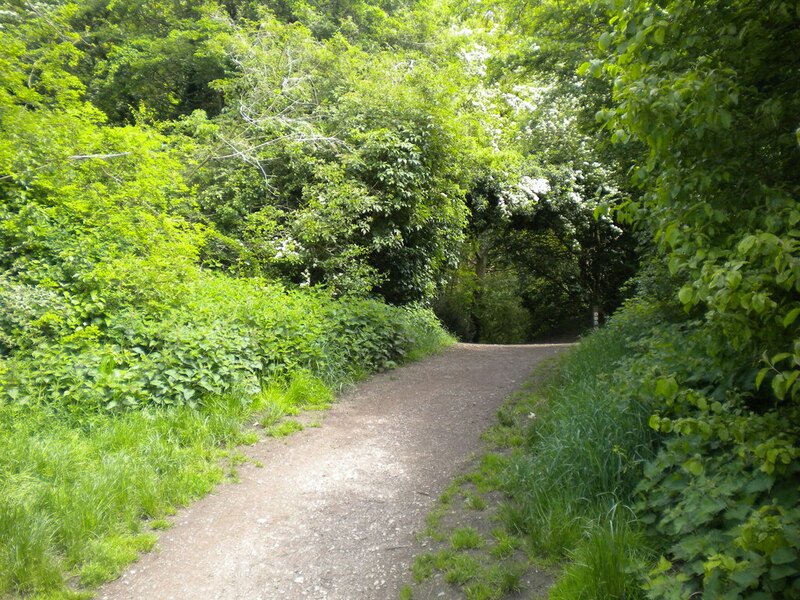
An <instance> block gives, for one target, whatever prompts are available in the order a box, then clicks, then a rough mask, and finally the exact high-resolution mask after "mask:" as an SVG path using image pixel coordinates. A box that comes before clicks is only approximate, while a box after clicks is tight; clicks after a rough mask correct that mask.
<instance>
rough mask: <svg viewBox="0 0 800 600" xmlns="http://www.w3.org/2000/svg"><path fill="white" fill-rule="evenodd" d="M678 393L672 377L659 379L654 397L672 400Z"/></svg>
mask: <svg viewBox="0 0 800 600" xmlns="http://www.w3.org/2000/svg"><path fill="white" fill-rule="evenodd" d="M677 393H678V382H677V381H675V378H674V377H667V378H661V379H659V380H658V381H657V382H656V396H661V397H662V398H674V397H675V395H676V394H677Z"/></svg>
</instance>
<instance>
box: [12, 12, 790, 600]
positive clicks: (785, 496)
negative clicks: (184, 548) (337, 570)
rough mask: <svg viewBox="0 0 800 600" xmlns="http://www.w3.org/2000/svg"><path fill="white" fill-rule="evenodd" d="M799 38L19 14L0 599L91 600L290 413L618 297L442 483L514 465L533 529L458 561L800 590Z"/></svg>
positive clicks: (654, 582) (776, 25)
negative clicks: (490, 449)
mask: <svg viewBox="0 0 800 600" xmlns="http://www.w3.org/2000/svg"><path fill="white" fill-rule="evenodd" d="M565 24H566V25H568V26H565ZM799 32H800V14H799V13H798V11H797V7H796V3H795V2H793V1H790V0H768V1H766V2H761V3H755V2H752V1H751V0H736V1H733V2H722V1H721V0H711V1H707V2H698V1H689V2H686V1H678V0H664V1H661V2H652V1H650V0H609V1H608V2H604V3H596V2H589V1H588V0H568V1H555V0H543V1H540V2H522V1H515V0H502V1H500V2H496V3H488V2H483V1H482V0H466V1H461V0H459V1H452V2H451V1H443V2H427V1H414V0H401V1H397V2H384V1H380V2H379V1H367V0H347V1H344V2H335V3H330V2H326V1H323V0H311V1H308V2H293V1H292V2H281V3H264V2H257V1H253V0H226V1H224V2H221V1H217V0H206V1H204V2H196V3H186V2H174V1H173V2H170V1H167V0H154V1H152V2H147V3H144V4H143V3H141V2H135V1H131V0H114V1H110V0H91V1H89V2H82V3H74V2H70V1H68V0H46V1H43V2H27V1H23V0H14V1H12V2H9V3H6V4H5V5H4V7H3V9H2V10H0V132H2V136H1V137H0V444H2V447H3V448H4V449H5V451H4V453H3V454H2V456H0V595H3V596H9V597H17V596H26V597H27V596H38V597H41V598H59V597H62V598H70V597H82V596H85V595H86V593H87V592H86V590H87V589H89V588H91V586H93V585H95V584H97V583H98V582H100V581H103V580H104V579H107V578H108V577H112V576H113V575H114V574H115V573H117V572H119V569H120V568H121V567H122V565H124V564H125V562H127V561H129V560H131V558H132V557H134V556H135V555H136V553H137V552H140V551H142V550H143V549H145V548H147V547H149V546H151V545H152V543H153V537H152V532H151V531H150V529H149V528H148V527H149V526H148V525H147V524H146V523H148V522H150V523H151V524H153V526H155V527H163V526H164V523H165V521H164V519H165V518H166V517H168V516H169V514H170V512H171V511H172V510H174V508H175V507H176V506H178V505H181V504H184V503H186V502H188V501H190V500H191V499H192V498H196V497H198V496H199V495H200V494H202V493H204V492H206V491H207V490H209V489H210V488H211V486H212V485H214V483H215V482H217V481H219V480H220V479H221V478H223V477H225V476H226V474H230V473H231V471H232V469H233V468H234V467H235V464H236V463H237V461H238V460H240V459H239V458H237V455H236V454H235V453H234V454H233V455H229V456H228V458H227V461H228V464H227V465H226V464H225V460H221V459H224V455H225V453H226V452H230V451H231V449H232V448H233V447H234V446H235V445H236V444H242V443H250V442H253V441H254V440H255V439H257V437H258V435H257V434H256V433H255V432H253V431H250V432H248V431H247V430H246V429H245V428H243V424H244V423H250V424H252V423H254V422H258V423H259V424H260V425H261V426H262V427H263V428H264V430H266V431H269V432H271V433H272V434H274V435H283V434H286V433H289V432H290V431H291V430H292V429H295V428H297V427H298V424H299V421H293V420H291V419H289V420H285V418H286V417H287V416H289V417H291V416H295V415H297V414H298V413H300V412H302V411H309V410H322V409H324V408H326V407H327V406H329V405H330V403H331V402H332V400H333V397H334V392H335V391H336V390H337V389H339V387H340V386H341V385H343V384H344V383H345V382H348V381H353V380H357V379H359V378H361V377H364V376H366V375H367V374H369V373H371V372H374V371H376V370H382V369H388V368H392V367H393V366H395V365H397V364H399V363H400V362H402V361H406V360H411V359H414V358H418V357H420V356H424V355H425V354H426V353H430V352H433V351H435V350H436V348H437V347H439V346H441V345H442V344H443V343H446V342H447V340H448V339H449V338H448V336H447V335H446V334H445V333H444V332H443V330H442V328H441V327H440V325H439V321H438V320H437V317H438V318H439V319H441V321H442V322H443V323H444V324H445V325H446V327H447V328H448V329H449V330H450V331H451V332H452V333H453V334H456V335H457V336H458V337H460V338H461V339H463V340H468V341H483V342H522V341H528V340H531V339H534V338H536V337H538V336H543V335H548V334H564V333H570V332H581V331H585V330H586V328H587V327H588V326H589V325H590V324H591V322H592V320H593V319H594V320H597V321H602V320H605V318H606V317H607V316H608V315H611V314H612V313H614V312H615V311H616V314H615V315H614V316H613V317H612V318H610V320H609V324H608V326H607V328H606V329H605V330H603V331H600V332H598V333H596V334H594V335H592V336H590V337H589V338H587V339H586V340H585V341H584V342H583V343H582V344H581V346H580V348H579V349H578V350H576V351H575V352H574V353H573V355H572V356H571V357H570V358H569V359H568V360H567V361H566V362H565V363H564V364H563V366H562V368H561V372H560V374H559V375H558V378H557V379H554V380H553V382H551V384H550V385H549V386H548V387H547V388H546V390H545V391H544V392H542V394H541V397H538V396H537V397H536V398H531V399H530V400H520V401H519V402H518V403H517V405H515V406H514V407H512V406H509V407H507V408H506V409H504V411H502V412H501V414H500V415H499V419H500V422H501V427H499V428H497V429H496V430H495V431H493V432H492V433H491V435H490V437H491V439H492V440H493V441H494V442H495V443H497V444H499V445H501V446H506V447H508V448H510V449H511V450H510V455H508V456H507V455H505V454H503V453H501V452H498V453H495V454H489V455H487V456H486V458H485V459H484V464H483V465H482V467H481V468H480V469H479V470H478V471H477V472H476V473H473V474H472V475H470V479H468V480H464V481H459V482H458V483H457V484H456V485H454V486H453V487H452V488H451V489H449V490H448V491H447V493H446V494H445V497H444V500H447V501H448V502H451V503H457V502H461V503H465V504H466V505H467V506H469V507H471V509H472V511H473V513H475V514H478V513H480V514H483V513H490V512H492V511H491V509H490V506H491V503H489V502H488V501H487V500H486V499H485V497H482V494H484V493H485V492H486V491H487V490H490V489H495V488H498V487H502V489H503V490H505V492H506V493H507V494H508V495H509V502H508V503H507V504H506V505H505V507H504V508H503V509H502V510H501V514H502V518H503V521H504V523H505V526H506V527H507V530H506V531H505V533H503V534H502V535H497V536H495V538H496V539H497V540H498V541H497V544H496V545H495V546H491V544H490V543H489V541H488V540H489V538H488V536H487V535H486V532H483V533H482V535H481V537H482V539H483V540H484V542H485V543H486V545H487V546H485V547H482V548H480V549H478V548H472V547H465V546H463V544H466V545H467V546H469V545H470V543H471V542H470V541H469V540H467V539H465V540H460V539H459V540H455V538H454V547H455V546H460V547H461V549H460V551H459V552H457V551H456V550H454V549H453V548H449V549H448V552H450V553H453V554H452V555H451V554H447V555H446V556H444V555H443V556H442V557H439V558H438V559H437V560H439V561H444V562H446V563H447V564H444V562H442V564H439V563H436V564H434V563H431V564H432V565H433V567H432V568H435V569H437V570H439V571H442V572H443V573H447V576H448V578H449V579H450V580H452V581H454V582H458V584H459V585H463V586H464V593H465V594H466V595H467V596H468V597H471V598H489V597H499V596H497V594H501V593H504V592H503V590H509V591H510V590H513V589H514V588H515V586H516V584H515V583H514V580H515V577H514V575H513V574H514V572H515V571H514V568H512V567H510V566H508V565H506V567H507V569H506V571H505V574H502V573H500V572H495V571H492V569H491V567H489V566H487V565H488V564H489V563H484V562H483V559H480V560H479V559H477V558H475V557H474V556H472V555H465V556H468V558H469V560H468V559H467V558H457V557H458V556H464V555H463V552H478V551H485V552H487V553H490V554H491V553H494V555H495V558H496V559H498V558H502V559H503V560H511V559H512V557H514V556H517V557H519V554H520V552H523V551H524V552H535V553H537V554H538V555H540V556H546V557H549V559H550V560H566V561H567V562H568V563H569V564H571V566H569V567H567V568H566V570H565V572H564V576H563V578H562V580H561V581H560V582H559V583H558V585H557V586H556V587H555V588H554V591H553V597H563V598H574V597H580V595H581V594H583V595H584V596H586V597H592V598H603V597H608V598H611V597H620V596H624V597H636V596H637V595H638V596H641V597H648V598H653V599H671V598H688V597H692V596H703V597H724V598H732V599H733V598H737V599H738V598H741V599H742V600H760V599H763V598H789V599H791V598H800V588H799V587H798V586H800V583H798V582H800V568H798V567H797V564H798V558H799V557H800V537H798V529H800V490H798V488H797V483H796V481H797V477H798V472H799V470H800V466H798V465H800V461H799V460H798V459H799V458H800V449H798V441H797V440H798V436H799V435H800V408H798V407H799V406H800V401H799V399H800V342H799V341H798V340H800V334H799V331H800V300H798V298H799V297H800V295H798V292H800V259H798V247H800V243H799V242H798V238H800V233H798V225H799V224H800V210H798V203H797V199H798V197H799V196H800V152H798V142H799V141H800V138H798V122H797V115H798V114H800V91H798V86H797V85H796V82H797V73H798V68H800V64H799V63H798V57H797V53H792V52H789V51H787V48H794V47H797V46H798V42H800V39H798V36H800V33H799ZM633 275H635V276H634V277H633V279H632V280H630V281H629V278H630V277H631V276H633ZM626 281H629V282H628V283H625V282H626ZM620 306H622V308H621V309H620V308H619V307H620ZM434 313H435V315H436V316H434ZM459 486H467V487H462V488H460V487H459ZM76 499H80V501H76ZM443 519H444V513H443V512H441V511H440V512H437V513H435V514H434V515H433V516H432V518H431V523H432V526H433V527H438V526H439V525H441V524H442V521H443ZM439 535H440V536H443V537H442V538H441V541H443V542H448V541H449V540H450V533H448V534H446V535H445V534H444V533H443V532H439ZM460 536H462V537H467V536H466V534H464V533H463V532H462V533H461V534H460ZM460 552H461V553H460ZM475 560H478V561H479V565H478V566H476V565H475V564H474V562H473V561H475ZM515 560H516V559H515ZM509 564H510V563H509ZM470 569H473V570H474V571H475V572H472V573H470ZM478 572H480V573H481V574H482V575H481V576H480V577H478ZM517 581H518V579H517Z"/></svg>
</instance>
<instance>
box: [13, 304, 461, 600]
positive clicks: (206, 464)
mask: <svg viewBox="0 0 800 600" xmlns="http://www.w3.org/2000/svg"><path fill="white" fill-rule="evenodd" d="M301 300H302V301H303V302H304V303H305V304H303V306H305V307H306V308H309V310H310V308H313V309H314V310H315V311H316V313H315V314H313V315H309V314H308V313H309V311H308V310H307V311H306V313H305V314H303V315H299V314H298V315H297V316H296V318H295V319H294V321H292V322H290V321H289V320H288V319H289V317H288V316H287V315H286V314H283V315H281V316H280V319H281V323H283V324H286V323H289V325H291V327H293V328H294V329H292V330H291V331H289V330H287V331H285V332H283V333H282V334H281V333H280V331H278V329H277V328H276V329H275V330H274V331H273V330H271V329H269V328H267V329H264V330H259V332H260V336H261V341H260V343H261V344H262V346H261V350H260V352H262V354H263V355H264V356H274V359H273V362H272V363H269V364H270V365H271V366H274V367H275V368H274V371H275V374H274V375H272V376H271V377H267V376H266V375H267V374H268V373H269V371H268V372H267V373H262V374H261V378H260V379H261V381H260V389H259V388H258V387H256V388H255V389H254V385H253V380H254V377H252V376H250V377H249V378H247V379H246V380H245V383H242V384H237V383H236V382H234V383H233V384H231V385H228V386H227V391H223V392H219V393H213V392H210V393H206V394H204V395H199V394H198V395H196V396H194V398H193V400H194V401H193V402H186V403H173V404H169V403H165V402H161V400H163V399H154V400H155V401H153V402H150V403H140V404H139V406H138V407H136V408H133V409H127V410H119V409H117V410H114V411H110V410H107V409H103V408H102V407H101V406H102V405H101V406H97V405H96V404H91V405H86V404H85V403H79V402H72V403H70V402H69V401H64V400H60V399H58V394H56V393H54V392H53V390H48V389H47V388H43V390H44V392H47V393H44V392H43V393H42V394H40V395H39V396H37V397H34V396H33V395H31V396H29V397H26V398H23V399H22V400H20V398H22V397H21V396H20V397H17V398H14V397H11V396H10V395H4V394H3V393H2V392H4V391H5V390H3V388H2V386H0V448H2V452H0V597H2V598H6V597H9V598H11V597H25V598H37V599H42V600H44V599H47V600H59V599H75V598H84V597H87V594H88V592H87V590H90V589H91V588H92V587H93V586H96V585H97V584H99V583H101V582H103V581H106V580H108V579H110V578H113V577H115V576H116V575H117V574H119V573H120V572H121V570H122V569H123V568H124V566H125V565H127V564H128V563H129V562H130V561H132V560H134V559H135V558H136V557H137V556H138V554H139V553H140V552H141V551H143V550H147V549H149V548H151V547H152V546H153V544H154V543H155V540H156V537H155V535H154V533H153V531H152V528H150V527H149V526H148V524H147V523H148V521H153V520H158V521H162V522H163V519H164V517H166V516H168V515H170V514H171V513H173V512H174V511H175V509H176V508H177V507H178V506H181V505H185V504H187V503H189V502H191V501H192V500H194V499H196V498H198V497H200V496H202V495H203V494H205V493H207V492H209V491H210V490H211V489H212V488H213V486H214V485H215V484H217V483H218V482H220V481H221V480H222V479H223V478H224V477H225V474H226V472H227V468H228V467H226V464H225V461H224V460H223V459H224V456H225V455H226V453H228V452H229V451H230V449H231V448H232V447H233V446H234V445H237V444H242V443H248V442H252V441H254V440H255V439H257V436H256V434H255V433H254V432H253V431H247V430H246V429H245V428H244V424H245V423H252V422H253V420H254V418H255V417H256V415H258V418H259V420H261V422H262V423H263V424H264V425H265V426H267V427H269V426H272V425H275V424H277V423H278V422H279V421H280V420H281V419H282V418H283V417H284V416H285V415H287V414H294V413H297V412H298V411H300V410H314V409H322V408H326V407H327V406H329V405H330V403H331V402H332V401H333V399H334V390H335V389H336V388H337V387H338V386H340V385H343V384H344V383H345V382H346V381H347V380H348V379H352V378H353V377H358V376H361V375H363V374H365V373H366V372H367V371H368V370H370V369H372V370H374V369H377V368H386V367H389V366H391V365H392V364H394V361H398V360H403V359H404V358H407V357H408V356H409V355H411V354H417V353H421V352H431V351H433V350H434V349H435V348H437V347H440V346H441V345H442V344H443V343H446V342H447V341H449V338H448V337H447V336H446V335H445V334H444V332H443V331H442V330H441V328H440V327H438V326H437V325H436V322H435V320H432V319H431V317H430V316H428V314H427V313H424V312H423V311H415V310H414V309H411V310H407V311H401V310H400V309H394V308H391V307H385V306H383V305H379V304H378V303H377V302H370V301H364V302H359V301H349V302H341V303H338V304H330V305H327V306H326V305H325V304H324V301H325V299H324V298H322V299H317V298H312V300H313V302H312V300H306V299H301ZM210 301H211V300H209V299H206V302H210ZM300 304H301V303H299V304H298V306H300ZM306 305H307V306H306ZM204 306H205V308H209V307H208V306H207V305H204ZM259 310H260V311H261V312H259V313H257V314H256V313H255V312H254V313H248V317H247V318H251V319H253V318H256V317H258V318H261V319H268V318H274V319H278V317H273V316H270V315H269V314H268V312H269V310H268V307H260V308H259ZM272 310H273V312H274V311H275V307H273V309H272ZM299 312H301V311H299V309H298V313H299ZM318 313H328V315H329V320H328V322H330V323H333V324H334V325H335V327H336V328H337V329H336V331H338V335H339V336H340V343H339V344H338V346H337V347H335V348H334V347H326V346H330V345H332V344H334V342H333V334H332V333H327V334H324V335H323V333H321V332H320V331H318V329H319V328H320V327H322V325H319V324H316V323H315V322H314V317H315V316H316V314H318ZM228 316H229V315H228ZM301 316H302V320H301ZM199 322H201V324H202V319H200V320H199ZM289 325H286V326H287V327H289ZM252 326H253V327H255V325H252ZM198 327H200V326H199V325H198ZM265 327H266V326H265ZM216 330H219V331H220V335H223V336H224V335H226V334H225V333H224V331H222V328H219V327H217V328H216V329H215V331H216ZM295 330H297V331H295ZM202 331H204V330H202V329H198V332H202ZM298 331H299V333H298ZM230 335H231V336H237V335H239V336H241V331H232V332H231V334H230ZM201 337H202V336H201ZM53 348H54V346H52V345H51V346H48V347H47V349H46V350H47V352H51V351H52V352H54V351H55V350H54V349H53ZM181 349H182V347H181ZM190 349H191V348H190ZM172 350H175V348H167V350H165V351H164V355H165V356H166V355H167V354H168V352H170V351H172ZM191 350H192V351H193V352H195V353H197V349H191ZM64 351H66V350H64ZM222 351H227V350H226V349H225V348H223V350H222ZM176 352H177V350H176ZM326 353H327V354H326ZM199 355H200V356H201V358H202V352H200V353H199ZM220 356H222V359H221V362H220V364H228V365H230V366H231V369H239V368H241V364H240V362H236V361H235V360H233V358H231V359H230V360H229V358H228V355H226V354H221V355H220ZM234 358H235V357H234ZM198 360H199V359H198ZM5 364H6V365H10V364H11V361H7V362H6V363H5ZM15 364H20V365H27V364H29V363H27V362H22V361H20V362H18V363H15ZM203 364H205V363H203ZM2 366H3V363H0V367H2ZM190 366H191V365H190V364H187V365H185V366H182V367H181V368H183V369H185V370H186V371H187V373H188V372H190ZM314 367H318V372H314V371H313V368H314ZM31 368H33V367H31ZM93 368H94V367H93ZM167 372H169V371H167ZM193 375H194V376H195V377H196V378H200V377H205V378H208V379H212V378H214V377H215V376H216V375H220V376H221V377H222V379H225V378H230V377H231V373H230V372H228V373H215V372H214V371H208V372H204V373H202V374H200V373H195V374H193ZM41 381H42V382H44V383H46V379H45V378H44V377H42V378H41ZM91 381H92V380H91V379H90V378H89V379H87V383H86V385H90V384H91Z"/></svg>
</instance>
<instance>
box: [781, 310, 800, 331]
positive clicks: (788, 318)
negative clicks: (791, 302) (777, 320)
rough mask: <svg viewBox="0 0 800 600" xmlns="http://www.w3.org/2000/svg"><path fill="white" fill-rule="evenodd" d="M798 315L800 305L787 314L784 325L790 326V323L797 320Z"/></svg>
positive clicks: (799, 313) (799, 314)
mask: <svg viewBox="0 0 800 600" xmlns="http://www.w3.org/2000/svg"><path fill="white" fill-rule="evenodd" d="M798 316H800V307H798V308H793V309H792V310H790V311H789V312H788V313H787V314H786V316H785V317H783V326H784V327H789V325H791V324H792V323H794V322H795V321H796V320H797V317H798Z"/></svg>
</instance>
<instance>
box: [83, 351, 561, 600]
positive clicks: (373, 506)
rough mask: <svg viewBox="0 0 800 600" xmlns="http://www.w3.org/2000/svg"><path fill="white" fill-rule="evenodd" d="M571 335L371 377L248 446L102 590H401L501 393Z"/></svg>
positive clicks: (372, 596) (120, 597)
mask: <svg viewBox="0 0 800 600" xmlns="http://www.w3.org/2000/svg"><path fill="white" fill-rule="evenodd" d="M565 347H567V345H565V344H547V345H527V346H486V345H474V344H456V345H454V346H452V347H450V348H448V349H447V350H445V351H444V352H442V353H441V354H438V355H436V356H433V357H431V358H428V359H426V360H424V361H421V362H418V363H414V364H411V365H407V366H404V367H401V368H399V369H396V370H394V371H391V372H388V373H383V374H380V375H377V376H375V377H373V378H371V379H370V380H368V381H366V382H364V383H361V384H359V385H357V386H355V387H354V388H352V389H351V390H350V391H349V392H347V393H346V394H344V395H343V397H342V398H341V399H340V400H339V401H338V402H337V403H336V404H335V405H334V406H333V408H332V409H330V410H329V411H328V412H327V413H325V414H324V417H323V415H318V416H319V417H320V418H321V420H322V427H319V428H306V429H305V430H303V431H301V432H299V433H296V434H293V435H291V436H290V437H288V438H285V439H281V440H279V439H265V440H263V441H261V442H259V443H257V444H255V445H253V446H250V447H247V448H245V449H244V452H245V454H246V455H247V456H249V457H251V458H253V459H254V460H256V461H259V462H260V463H261V464H263V466H262V467H257V466H255V465H253V464H246V465H243V466H241V467H240V468H239V475H240V482H239V483H235V484H226V485H222V486H219V487H218V488H217V489H216V490H215V492H214V493H212V494H210V495H209V496H207V497H206V498H204V499H202V500H200V501H198V502H196V503H194V504H192V505H191V506H190V507H188V508H186V509H182V510H181V511H180V512H179V513H178V514H177V515H176V516H175V518H174V522H175V526H174V527H173V528H172V529H170V530H168V531H166V532H163V533H162V534H161V536H160V539H159V545H158V549H157V550H154V551H153V552H150V553H148V554H146V555H144V556H143V557H142V558H141V559H140V560H139V561H138V562H136V563H134V564H133V565H132V566H131V567H130V568H129V569H128V570H127V571H126V572H125V573H124V574H123V575H122V576H121V577H120V578H119V579H117V580H116V581H113V582H111V583H109V584H107V585H105V586H103V587H101V588H100V589H99V590H98V598H101V599H103V600H300V599H304V598H309V599H328V600H393V599H396V598H397V596H398V594H399V592H400V588H401V587H402V586H403V583H404V582H405V581H407V578H408V568H409V566H410V564H411V560H412V558H413V556H414V554H416V552H418V551H419V548H417V549H416V551H415V547H414V544H415V541H414V534H415V533H417V532H419V531H421V530H423V529H424V528H425V526H426V522H425V517H426V515H427V514H428V512H429V511H430V510H431V509H432V508H433V506H434V504H435V502H436V499H437V498H438V496H439V494H440V493H441V492H442V490H443V489H444V488H445V487H446V486H447V484H448V483H449V482H450V480H451V479H452V477H453V476H455V475H457V474H458V473H459V472H460V470H461V469H462V468H463V467H464V464H465V463H466V461H467V459H468V458H469V457H470V455H471V454H472V453H473V452H474V451H475V450H476V449H477V448H478V441H479V437H480V434H481V433H482V432H483V431H484V430H485V429H487V428H488V427H489V426H490V425H491V424H492V423H493V422H494V420H495V413H496V410H497V408H498V407H499V406H500V405H501V404H502V402H503V401H504V400H505V399H506V398H507V397H508V396H509V395H510V394H511V393H512V392H514V391H515V390H517V389H518V388H519V387H520V386H521V385H522V384H523V383H524V382H525V381H526V379H527V378H528V376H529V375H530V373H531V371H533V369H534V368H535V367H536V365H537V364H538V363H539V362H540V361H541V360H543V359H545V358H548V357H551V356H555V355H556V354H558V353H559V352H561V351H562V350H563V349H564V348H565Z"/></svg>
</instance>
